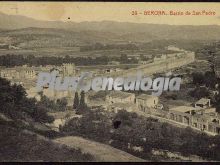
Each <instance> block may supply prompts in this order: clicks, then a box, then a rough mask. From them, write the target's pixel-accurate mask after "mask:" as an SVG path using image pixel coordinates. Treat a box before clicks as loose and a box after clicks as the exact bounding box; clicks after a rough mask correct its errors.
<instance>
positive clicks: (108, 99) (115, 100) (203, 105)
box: [0, 48, 220, 135]
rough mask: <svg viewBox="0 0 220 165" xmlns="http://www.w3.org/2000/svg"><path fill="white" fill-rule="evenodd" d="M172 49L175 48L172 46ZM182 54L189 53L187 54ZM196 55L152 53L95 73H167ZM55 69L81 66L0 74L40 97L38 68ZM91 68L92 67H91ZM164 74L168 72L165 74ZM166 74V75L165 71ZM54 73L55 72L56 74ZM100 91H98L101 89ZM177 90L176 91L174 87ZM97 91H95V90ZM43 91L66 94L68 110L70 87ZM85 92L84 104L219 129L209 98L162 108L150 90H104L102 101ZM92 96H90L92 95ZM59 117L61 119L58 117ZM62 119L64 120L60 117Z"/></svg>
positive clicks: (63, 71)
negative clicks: (144, 58)
mask: <svg viewBox="0 0 220 165" xmlns="http://www.w3.org/2000/svg"><path fill="white" fill-rule="evenodd" d="M174 49H175V48H174ZM185 56H188V58H186V57H185ZM194 60H195V57H194V53H193V52H188V51H185V50H181V52H180V53H176V54H167V55H161V56H160V57H159V56H157V57H154V59H153V62H151V63H143V64H140V65H139V66H138V67H136V68H131V69H128V70H122V69H116V70H112V71H110V70H106V72H103V69H101V70H98V71H97V69H95V70H94V71H93V73H94V74H96V75H100V76H102V75H103V76H106V75H107V76H113V77H115V76H119V75H120V74H122V75H123V76H124V75H133V76H134V75H135V71H138V70H141V71H142V72H143V73H147V74H148V75H153V74H155V73H160V72H162V71H163V72H164V73H168V72H169V71H172V70H175V69H176V68H178V67H181V66H185V65H187V64H190V63H192V62H194ZM52 71H57V73H59V76H61V77H65V76H79V75H80V74H81V72H82V71H81V72H80V69H79V68H77V67H76V66H75V65H74V64H73V63H64V64H63V65H62V66H53V65H47V66H40V67H33V66H32V67H28V66H21V67H14V68H1V70H0V72H1V77H3V78H6V79H8V80H10V81H11V83H12V84H13V83H15V84H21V85H23V86H24V88H25V89H26V92H27V94H28V97H35V98H37V99H38V100H40V95H39V91H37V89H36V82H37V77H38V74H39V73H41V72H52ZM84 71H85V70H84ZM90 71H91V70H90ZM166 75H167V74H166ZM167 76H168V77H169V75H167ZM55 77H56V76H55ZM100 92H101V91H100ZM176 92H177V94H178V92H179V91H176ZM95 93H96V95H97V93H98V92H95ZM43 94H44V95H45V96H47V97H48V98H50V99H52V100H57V99H61V98H65V99H66V100H67V102H68V103H67V107H68V108H67V109H69V110H71V109H72V106H73V100H74V92H73V91H64V90H62V91H58V90H55V89H50V88H49V84H44V85H43ZM85 95H86V99H85V100H86V104H87V105H88V106H90V107H94V106H101V107H102V108H103V109H104V110H106V111H111V112H114V113H117V112H118V111H120V110H126V111H128V112H136V113H138V114H144V115H147V116H148V117H149V115H150V116H151V117H155V118H159V119H166V121H167V122H168V123H175V124H176V125H177V126H178V125H180V126H186V127H187V126H189V127H191V128H193V129H195V130H199V131H202V132H205V133H207V134H209V135H216V134H219V133H220V123H219V119H220V118H219V114H218V113H217V112H216V109H215V108H214V107H212V105H211V104H210V99H208V98H201V99H200V100H198V101H196V102H195V103H192V104H193V106H192V105H191V106H185V105H182V106H175V107H172V108H170V109H168V110H164V106H165V105H164V104H161V103H160V97H158V96H152V95H150V94H135V93H132V92H131V91H130V90H128V91H127V92H126V91H107V93H106V94H105V96H104V97H103V98H102V100H103V101H96V97H92V95H94V91H88V92H86V93H85ZM91 98H93V99H91ZM59 120H60V119H59ZM62 121H65V120H62ZM54 123H55V128H56V130H58V128H59V126H60V124H65V122H61V123H59V122H56V121H55V122H54Z"/></svg>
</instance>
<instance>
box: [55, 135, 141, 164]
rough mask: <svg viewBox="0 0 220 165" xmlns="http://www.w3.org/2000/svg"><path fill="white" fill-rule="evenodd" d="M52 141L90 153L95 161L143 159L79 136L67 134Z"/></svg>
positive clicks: (137, 160)
mask: <svg viewBox="0 0 220 165" xmlns="http://www.w3.org/2000/svg"><path fill="white" fill-rule="evenodd" d="M54 142H57V143H60V144H65V145H67V146H69V147H73V148H80V149H81V151H82V152H84V153H90V154H91V155H93V156H94V157H95V159H96V161H106V162H108V161H110V162H113V161H119V162H125V161H126V162H140V161H141V162H143V161H145V160H143V159H141V158H138V157H135V156H133V155H131V154H129V153H127V152H124V151H121V150H119V149H116V148H113V147H111V146H109V145H105V144H102V143H99V142H94V141H91V140H87V139H84V138H81V137H76V136H67V137H63V138H58V139H55V140H54Z"/></svg>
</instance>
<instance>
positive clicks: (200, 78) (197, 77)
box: [192, 72, 204, 85]
mask: <svg viewBox="0 0 220 165" xmlns="http://www.w3.org/2000/svg"><path fill="white" fill-rule="evenodd" d="M192 77H193V84H195V85H202V84H204V75H203V73H201V72H195V73H192Z"/></svg>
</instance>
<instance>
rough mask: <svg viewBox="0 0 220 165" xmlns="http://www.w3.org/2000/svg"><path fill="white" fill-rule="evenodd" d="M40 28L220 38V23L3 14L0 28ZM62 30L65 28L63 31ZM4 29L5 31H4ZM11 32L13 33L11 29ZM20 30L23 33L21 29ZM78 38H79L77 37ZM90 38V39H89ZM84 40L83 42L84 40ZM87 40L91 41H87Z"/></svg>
mask: <svg viewBox="0 0 220 165" xmlns="http://www.w3.org/2000/svg"><path fill="white" fill-rule="evenodd" d="M30 27H32V28H35V29H34V30H35V31H36V28H39V29H38V31H39V30H42V31H46V30H45V29H48V28H51V29H48V30H47V32H48V33H50V32H51V31H53V32H56V31H57V29H59V30H60V32H61V31H62V30H63V31H62V33H63V34H64V35H65V34H71V36H73V35H76V34H78V35H79V38H81V36H82V38H84V37H88V38H90V39H89V40H88V42H90V40H93V39H94V40H97V36H98V38H101V41H102V40H103V41H105V40H112V39H113V41H114V40H117V41H118V40H125V41H135V42H149V41H152V40H161V39H166V40H182V39H183V40H218V39H219V37H220V26H218V25H201V26H191V25H165V24H147V23H130V22H114V21H101V22H95V21H94V22H80V23H76V22H62V21H40V20H35V19H32V18H29V17H25V16H20V15H7V14H3V13H0V29H7V30H13V31H11V32H10V33H15V32H16V31H17V30H18V29H23V33H24V34H29V32H30V29H27V31H26V30H25V28H30ZM61 29H62V30H61ZM0 32H2V30H0ZM8 33H9V32H8ZM19 33H20V32H19ZM76 38H77V37H76ZM86 40H87V39H86ZM82 42H83V41H82ZM86 42H87V41H86Z"/></svg>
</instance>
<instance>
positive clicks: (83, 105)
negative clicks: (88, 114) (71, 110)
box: [76, 91, 87, 114]
mask: <svg viewBox="0 0 220 165" xmlns="http://www.w3.org/2000/svg"><path fill="white" fill-rule="evenodd" d="M86 108H87V105H86V103H85V92H84V91H82V92H81V93H80V101H79V106H78V108H77V111H76V113H78V114H79V112H80V113H81V112H83V111H82V110H85V109H86Z"/></svg>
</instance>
